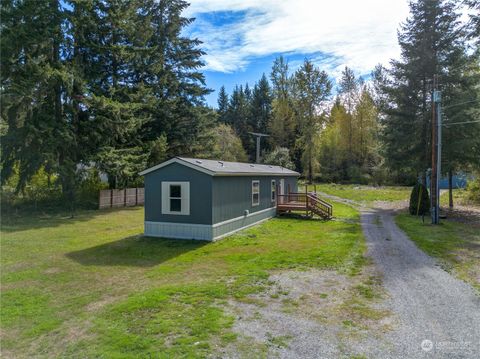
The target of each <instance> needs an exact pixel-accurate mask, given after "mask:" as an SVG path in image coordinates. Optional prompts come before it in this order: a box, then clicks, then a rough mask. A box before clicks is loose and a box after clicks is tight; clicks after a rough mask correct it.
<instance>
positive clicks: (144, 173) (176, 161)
mask: <svg viewBox="0 0 480 359" xmlns="http://www.w3.org/2000/svg"><path fill="white" fill-rule="evenodd" d="M172 163H179V164H181V165H184V166H186V167H190V168H192V169H194V170H197V171H200V172H203V173H206V174H207V175H210V176H213V175H214V174H215V172H212V171H209V170H207V169H205V168H202V167H199V166H195V165H193V164H191V163H190V162H187V161H183V160H182V159H180V158H177V157H174V158H172V159H170V160H168V161H166V162H163V163H160V164H158V165H156V166H153V167H150V168H147V169H146V170H143V171H142V172H140V173H139V175H140V176H144V175H146V174H147V173H150V172H153V171H156V170H158V169H159V168H162V167H166V166H168V165H170V164H172Z"/></svg>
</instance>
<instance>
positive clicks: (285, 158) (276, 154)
mask: <svg viewBox="0 0 480 359" xmlns="http://www.w3.org/2000/svg"><path fill="white" fill-rule="evenodd" d="M263 163H266V164H269V165H276V166H282V167H285V168H288V169H291V170H293V169H295V165H294V164H293V162H292V158H291V157H290V151H289V150H288V148H285V147H276V148H274V149H273V151H271V152H268V153H267V154H266V155H264V156H263Z"/></svg>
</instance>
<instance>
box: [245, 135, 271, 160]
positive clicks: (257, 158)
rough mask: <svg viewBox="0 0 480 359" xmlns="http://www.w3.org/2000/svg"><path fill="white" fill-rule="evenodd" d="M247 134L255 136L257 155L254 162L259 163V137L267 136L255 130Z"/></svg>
mask: <svg viewBox="0 0 480 359" xmlns="http://www.w3.org/2000/svg"><path fill="white" fill-rule="evenodd" d="M249 134H251V135H254V136H256V137H257V157H256V161H255V162H256V163H260V139H261V138H262V137H268V135H267V134H265V133H257V132H249Z"/></svg>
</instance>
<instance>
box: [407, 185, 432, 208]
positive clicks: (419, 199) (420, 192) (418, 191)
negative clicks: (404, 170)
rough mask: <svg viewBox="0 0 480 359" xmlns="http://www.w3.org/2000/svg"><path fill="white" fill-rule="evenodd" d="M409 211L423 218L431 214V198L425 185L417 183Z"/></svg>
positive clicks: (413, 190) (411, 196) (411, 197)
mask: <svg viewBox="0 0 480 359" xmlns="http://www.w3.org/2000/svg"><path fill="white" fill-rule="evenodd" d="M408 209H409V211H410V214H412V215H417V216H423V215H425V214H428V213H429V212H430V197H429V195H428V191H427V188H426V187H425V186H424V185H423V184H421V183H417V184H416V185H415V186H414V187H413V189H412V194H411V195H410V205H409V207H408Z"/></svg>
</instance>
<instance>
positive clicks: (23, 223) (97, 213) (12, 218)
mask: <svg viewBox="0 0 480 359" xmlns="http://www.w3.org/2000/svg"><path fill="white" fill-rule="evenodd" d="M137 209H138V207H121V208H112V209H103V210H93V209H92V210H78V211H76V212H75V215H74V217H71V214H70V212H67V211H62V210H58V211H52V212H43V213H42V212H35V213H32V212H30V213H22V214H17V213H8V212H6V213H5V212H2V223H1V230H2V232H6V233H13V232H21V231H28V230H31V229H41V228H47V227H57V226H61V225H70V224H76V223H78V222H86V221H89V220H91V219H94V218H96V217H101V216H107V215H109V214H111V213H112V212H119V211H135V210H137Z"/></svg>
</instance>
